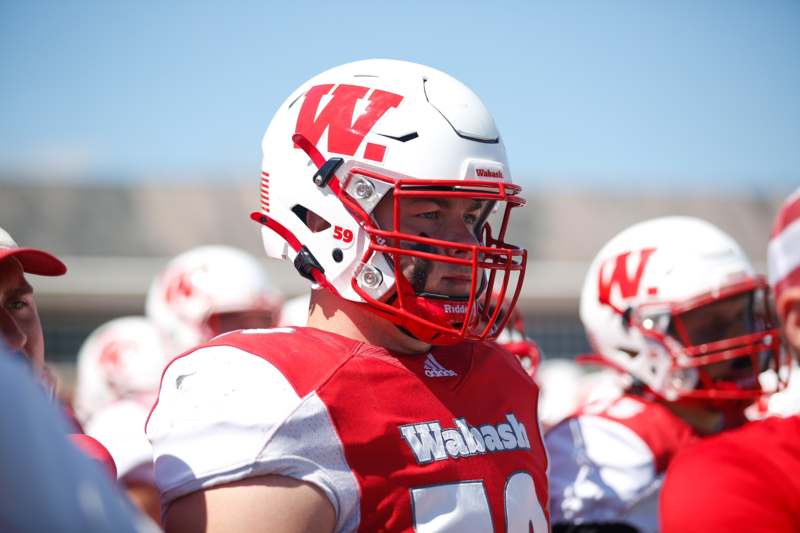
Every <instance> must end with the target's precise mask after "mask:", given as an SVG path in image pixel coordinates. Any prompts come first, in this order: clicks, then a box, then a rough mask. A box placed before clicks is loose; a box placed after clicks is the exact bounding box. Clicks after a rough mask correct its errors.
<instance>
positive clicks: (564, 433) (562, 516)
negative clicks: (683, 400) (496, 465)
mask: <svg viewBox="0 0 800 533" xmlns="http://www.w3.org/2000/svg"><path fill="white" fill-rule="evenodd" d="M694 438H695V434H694V432H693V430H692V428H691V427H690V426H689V425H688V424H687V423H686V422H685V421H683V420H681V419H680V418H679V417H677V416H675V415H674V414H673V413H672V412H670V411H669V409H667V408H666V407H665V406H664V405H662V404H660V403H658V402H655V401H652V400H649V399H645V398H642V397H640V396H636V395H632V394H623V395H621V396H619V397H618V398H612V399H604V400H601V401H598V402H595V403H592V404H589V405H587V406H585V407H583V408H582V410H581V411H580V412H578V413H576V414H575V415H573V416H571V417H568V418H566V419H565V420H563V421H562V422H560V423H559V424H557V425H556V426H554V427H553V428H552V429H550V430H549V431H548V432H547V434H546V436H545V443H546V445H547V450H548V452H549V453H550V461H551V465H550V468H551V472H550V491H551V501H550V506H551V512H552V520H553V523H554V524H560V523H562V524H582V523H626V524H629V525H631V526H633V527H635V528H636V529H637V530H639V531H658V523H659V519H658V491H659V489H660V487H661V483H662V480H663V476H664V471H665V470H666V468H667V465H668V463H669V462H670V460H671V459H672V457H673V455H674V454H675V452H676V451H677V450H678V449H680V448H681V447H682V446H685V445H686V444H687V443H689V442H691V441H692V440H693V439H694Z"/></svg>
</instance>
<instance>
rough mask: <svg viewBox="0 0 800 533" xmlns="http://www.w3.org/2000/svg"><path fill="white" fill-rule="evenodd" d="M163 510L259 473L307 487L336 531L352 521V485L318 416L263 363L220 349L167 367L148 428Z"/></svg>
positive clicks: (312, 403) (321, 412) (317, 407)
mask: <svg viewBox="0 0 800 533" xmlns="http://www.w3.org/2000/svg"><path fill="white" fill-rule="evenodd" d="M147 436H148V438H149V439H150V442H151V443H152V445H153V455H154V460H155V475H156V483H157V485H158V487H159V490H160V491H161V498H162V506H164V507H166V506H167V505H168V504H169V503H170V502H171V501H173V500H174V499H176V498H178V497H180V496H183V495H185V494H188V493H190V492H194V491H198V490H203V489H206V488H209V487H212V486H215V485H220V484H224V483H230V482H233V481H237V480H240V479H244V478H248V477H254V476H260V475H265V474H279V475H283V476H288V477H292V478H295V479H299V480H303V481H306V482H308V483H313V484H314V485H316V486H317V487H319V488H320V489H321V490H322V491H323V492H324V493H325V494H326V495H327V496H328V498H329V499H330V501H331V503H332V505H333V508H334V510H335V511H336V516H337V529H336V530H337V531H345V530H350V529H352V528H353V527H354V524H357V523H358V521H359V501H358V485H357V482H356V479H355V476H354V475H353V474H352V472H351V471H350V468H349V466H348V465H347V462H346V460H345V457H344V451H343V447H342V444H341V441H340V439H339V436H338V434H337V432H336V430H335V429H334V427H333V423H332V421H331V419H330V416H329V414H328V411H327V408H326V407H325V405H324V404H323V402H322V401H321V400H320V399H319V397H318V396H317V395H316V393H311V394H309V395H307V396H305V397H302V398H301V397H299V396H298V395H297V393H296V392H295V391H294V389H293V388H292V386H291V385H290V383H289V382H288V381H287V380H286V378H285V377H284V376H283V375H282V374H281V373H280V372H279V371H278V369H276V368H275V367H274V366H273V365H272V364H270V363H269V362H268V361H266V360H264V359H262V358H261V357H258V356H255V355H253V354H250V353H248V352H245V351H242V350H239V349H237V348H233V347H228V346H217V347H210V348H202V349H200V350H197V351H196V352H193V353H191V354H189V355H187V356H184V357H182V358H179V359H176V360H175V361H174V362H173V363H172V364H171V365H170V366H169V367H168V368H167V371H166V372H165V374H164V378H163V381H162V384H161V392H160V395H159V400H158V403H157V404H156V407H155V409H154V410H153V413H152V415H151V416H150V420H149V422H148V424H147Z"/></svg>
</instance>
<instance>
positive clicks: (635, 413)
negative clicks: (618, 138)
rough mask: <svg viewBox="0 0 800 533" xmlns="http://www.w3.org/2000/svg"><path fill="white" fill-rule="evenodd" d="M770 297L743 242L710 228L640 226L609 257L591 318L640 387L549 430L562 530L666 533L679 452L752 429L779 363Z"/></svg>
mask: <svg viewBox="0 0 800 533" xmlns="http://www.w3.org/2000/svg"><path fill="white" fill-rule="evenodd" d="M767 296H768V291H767V284H766V280H765V279H763V277H761V276H757V275H755V274H754V272H753V269H752V267H751V265H750V262H749V261H748V259H747V258H746V257H745V255H744V253H743V252H742V250H741V249H740V247H739V246H738V245H737V244H736V242H734V240H733V239H731V238H730V237H729V236H728V235H726V234H725V233H723V232H722V231H720V230H719V229H718V228H716V227H714V226H712V225H711V224H709V223H707V222H705V221H702V220H699V219H695V218H688V217H666V218H657V219H653V220H649V221H646V222H641V223H639V224H635V225H634V226H632V227H630V228H628V229H626V230H624V231H622V232H621V233H620V234H618V235H617V236H616V237H614V238H613V239H611V241H610V242H609V243H607V244H606V245H605V246H604V247H603V248H602V250H601V251H600V252H599V254H598V255H597V256H596V257H595V259H594V261H593V262H592V264H591V267H590V269H589V272H588V274H587V276H586V279H585V282H584V286H583V290H582V293H581V301H580V313H581V319H582V321H583V324H584V327H585V328H586V332H587V336H588V337H589V340H590V342H591V344H592V346H593V348H594V350H595V351H596V352H597V356H598V357H599V358H600V359H602V360H605V362H606V363H607V365H609V366H612V367H615V368H618V369H619V370H620V371H623V372H625V373H626V374H627V375H628V376H629V377H630V382H629V386H628V387H626V388H625V389H624V393H623V394H621V395H618V396H617V397H615V398H608V399H604V400H602V401H600V402H595V403H593V404H589V405H587V406H584V407H582V408H581V409H580V410H579V411H578V412H577V413H576V414H574V415H573V416H570V417H568V418H567V419H566V420H565V421H563V422H561V423H560V424H558V425H557V426H555V427H554V428H553V429H552V430H550V431H549V432H548V433H547V435H546V437H545V441H546V444H547V449H548V452H549V453H550V459H551V478H550V484H551V494H552V499H551V512H552V516H553V523H554V530H556V531H563V530H570V531H572V530H577V531H580V530H592V531H594V530H595V529H601V530H602V529H614V528H620V529H621V530H638V531H657V530H658V524H659V521H658V493H659V489H660V486H661V483H662V480H663V476H664V472H665V470H666V468H667V465H668V464H669V462H670V460H671V459H672V457H673V456H674V454H675V453H676V451H677V450H679V449H680V448H681V447H683V446H685V445H687V444H688V443H690V442H692V441H693V440H694V439H695V438H696V437H698V436H705V435H711V434H714V433H718V432H720V431H722V430H724V429H729V428H732V427H736V426H738V425H740V424H742V423H744V421H745V418H744V414H743V411H744V408H745V407H746V406H747V405H748V404H750V403H751V402H752V401H753V400H754V399H756V398H758V397H759V396H760V395H761V394H762V390H761V387H760V384H759V381H758V374H759V373H760V372H761V371H762V370H764V369H765V368H766V367H768V366H770V365H771V366H772V368H777V367H778V366H779V363H780V361H779V354H780V346H779V342H778V336H777V330H776V329H774V327H773V325H772V320H771V317H770V310H769V306H768V305H767ZM570 528H572V529H570Z"/></svg>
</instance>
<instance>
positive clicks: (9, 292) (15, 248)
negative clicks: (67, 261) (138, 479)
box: [0, 228, 116, 479]
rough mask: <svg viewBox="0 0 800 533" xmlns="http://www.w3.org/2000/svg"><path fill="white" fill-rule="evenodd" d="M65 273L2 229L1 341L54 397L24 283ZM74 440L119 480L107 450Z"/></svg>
mask: <svg viewBox="0 0 800 533" xmlns="http://www.w3.org/2000/svg"><path fill="white" fill-rule="evenodd" d="M66 272H67V267H66V265H64V263H63V262H62V261H61V260H60V259H58V258H57V257H56V256H54V255H52V254H50V253H47V252H45V251H43V250H38V249H36V248H24V247H21V246H19V245H18V244H17V243H16V242H15V241H14V239H13V238H11V235H9V234H8V232H7V231H5V230H4V229H3V228H0V339H2V341H3V342H4V343H5V344H6V346H7V347H8V348H9V349H10V350H11V351H12V352H13V353H16V354H17V355H20V356H21V357H22V358H23V359H25V360H27V361H28V362H29V364H30V366H31V367H32V369H33V371H34V373H35V374H36V375H37V376H39V378H40V379H41V381H42V383H43V384H44V386H45V388H46V389H47V390H48V391H49V392H50V393H51V394H52V393H53V389H54V380H53V378H52V377H50V374H49V373H48V372H47V370H46V368H45V365H44V334H43V332H42V323H41V321H40V320H39V312H38V310H37V308H36V302H35V301H34V298H33V287H32V286H31V284H30V283H28V280H27V279H25V274H36V275H39V276H61V275H64V274H65V273H66ZM71 438H72V441H73V443H74V444H75V445H76V446H77V447H78V448H80V449H81V450H83V452H84V453H85V454H86V455H87V456H88V457H89V458H91V459H93V460H95V461H97V462H98V463H100V464H101V465H102V466H103V468H105V469H106V471H107V472H108V473H109V475H111V477H112V478H113V479H116V465H115V463H114V460H113V459H112V457H111V455H110V454H109V453H108V450H106V449H105V448H104V447H103V446H102V445H101V444H100V443H99V442H97V441H95V440H94V439H92V438H91V437H88V436H87V435H83V434H81V433H74V434H73V435H72V436H71ZM101 448H102V450H101Z"/></svg>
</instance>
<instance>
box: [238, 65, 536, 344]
mask: <svg viewBox="0 0 800 533" xmlns="http://www.w3.org/2000/svg"><path fill="white" fill-rule="evenodd" d="M262 148H263V153H264V159H263V166H262V180H261V211H260V212H259V213H253V218H254V220H256V221H258V222H259V223H260V224H262V225H263V226H264V227H263V228H262V235H263V240H264V246H265V249H266V252H267V255H268V256H270V257H275V258H279V259H285V260H288V261H291V262H293V263H294V265H295V267H296V268H297V269H298V271H299V272H300V274H301V275H303V276H304V277H306V278H308V279H309V280H311V281H312V282H314V283H315V284H317V285H318V286H321V287H324V288H326V289H327V290H330V291H332V292H334V293H336V294H338V295H340V296H341V297H342V298H344V299H347V300H350V301H353V302H357V303H360V304H364V305H365V306H366V307H367V308H368V309H369V310H370V311H371V312H373V313H376V314H378V315H379V316H382V317H383V318H386V319H387V320H390V321H392V322H393V323H395V324H396V325H398V326H400V327H401V328H403V329H404V330H405V331H406V332H408V333H409V334H411V335H413V336H415V337H417V338H418V339H422V340H424V341H426V342H430V343H433V344H452V343H455V342H458V341H460V340H462V339H472V340H476V339H483V338H493V337H494V336H496V335H497V334H498V333H499V332H500V330H501V329H502V327H501V326H502V322H503V321H504V320H505V317H507V316H508V311H509V309H510V308H512V307H513V305H514V303H515V302H516V299H517V297H518V294H519V287H520V286H521V280H522V277H523V275H524V269H525V251H524V250H520V249H518V248H516V247H514V246H512V245H509V244H507V243H506V242H505V241H504V238H505V231H506V228H507V226H508V220H509V215H510V212H511V208H513V207H517V206H520V205H523V204H524V200H523V199H522V198H521V197H520V196H519V192H520V188H519V187H518V186H516V185H514V184H512V183H511V173H510V169H509V167H508V161H507V160H506V152H505V147H504V145H503V142H502V140H501V138H500V134H499V133H498V131H497V128H496V127H495V124H494V120H493V119H492V116H491V115H490V114H489V112H488V110H487V109H486V107H484V105H483V103H482V102H481V101H480V99H479V98H478V97H477V95H475V93H473V92H472V91H471V90H470V89H469V88H468V87H466V86H465V85H464V84H462V83H461V82H459V81H458V80H456V79H454V78H452V77H450V76H448V75H447V74H445V73H444V72H441V71H438V70H436V69H433V68H431V67H427V66H424V65H418V64H414V63H408V62H404V61H394V60H384V59H378V60H367V61H358V62H355V63H349V64H346V65H342V66H339V67H335V68H332V69H330V70H328V71H326V72H323V73H322V74H319V75H317V76H315V77H314V78H312V79H311V80H309V81H307V82H306V83H304V84H302V85H301V86H300V87H299V88H298V89H297V90H295V91H294V92H293V93H292V94H291V95H290V96H289V98H288V99H287V100H286V101H285V102H284V103H283V104H281V106H280V108H279V109H278V111H277V113H276V114H275V116H274V118H273V119H272V122H271V123H270V125H269V128H268V129H267V131H266V133H265V135H264V139H263V143H262ZM411 197H414V198H420V197H424V198H430V199H431V200H432V201H434V202H436V201H440V200H442V199H462V200H472V201H475V202H476V204H477V205H478V206H480V207H481V212H480V213H479V216H476V220H475V237H476V239H475V240H476V242H477V243H478V244H477V245H476V246H471V245H464V244H463V243H457V242H455V241H452V240H445V239H435V238H430V237H429V236H426V235H417V234H413V235H412V234H410V233H402V232H400V231H399V230H398V228H397V221H398V220H402V219H404V218H405V217H407V216H408V215H407V213H405V212H401V211H402V207H401V202H400V199H404V198H405V199H407V198H411ZM384 198H386V199H387V201H393V202H394V203H393V204H392V205H393V211H392V212H393V219H394V221H395V227H394V228H392V227H380V226H379V224H378V223H377V221H376V220H375V217H374V210H375V208H376V206H377V205H378V204H379V203H380V202H381V200H382V199H384ZM492 217H495V219H494V220H492ZM310 220H313V221H314V223H313V224H312V223H310V222H309V221H310ZM401 260H403V261H405V262H407V263H412V266H414V267H415V269H414V272H415V273H420V271H421V270H422V268H423V267H422V266H419V265H420V264H422V263H426V264H427V266H425V268H430V265H431V264H434V265H435V264H448V265H459V267H460V268H462V269H463V270H464V276H468V279H469V280H471V281H470V283H471V289H470V290H468V291H466V293H465V294H464V295H463V296H458V297H455V296H452V295H450V296H448V295H444V294H436V293H432V292H430V291H424V290H422V289H420V288H419V286H418V285H419V283H418V282H417V281H418V278H415V277H414V276H409V274H408V272H406V271H407V270H411V269H407V268H406V266H405V265H403V266H401ZM417 267H418V268H417ZM398 274H399V275H398ZM409 277H411V278H412V279H409ZM424 278H425V276H422V279H423V281H424ZM423 284H424V283H423ZM493 289H494V290H493ZM495 294H498V295H499V298H496V297H495V296H494V295H495ZM493 299H497V301H499V302H501V304H500V305H492V300H493ZM489 309H496V311H493V312H491V313H490V312H489Z"/></svg>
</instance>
